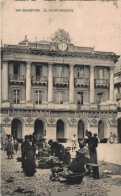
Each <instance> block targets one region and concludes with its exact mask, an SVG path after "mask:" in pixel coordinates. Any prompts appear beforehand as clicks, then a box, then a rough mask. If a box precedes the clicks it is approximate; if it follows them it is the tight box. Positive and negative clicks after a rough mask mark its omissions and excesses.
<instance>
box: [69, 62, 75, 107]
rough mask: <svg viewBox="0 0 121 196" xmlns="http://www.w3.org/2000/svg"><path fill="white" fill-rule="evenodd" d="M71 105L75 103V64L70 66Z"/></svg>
mask: <svg viewBox="0 0 121 196" xmlns="http://www.w3.org/2000/svg"><path fill="white" fill-rule="evenodd" d="M69 81H70V82H69V103H74V64H70V80H69Z"/></svg>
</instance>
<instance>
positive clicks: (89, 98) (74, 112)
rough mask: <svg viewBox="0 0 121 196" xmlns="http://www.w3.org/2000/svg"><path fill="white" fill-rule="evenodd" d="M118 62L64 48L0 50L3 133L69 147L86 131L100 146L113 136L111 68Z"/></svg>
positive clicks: (108, 55) (43, 45) (42, 45)
mask: <svg viewBox="0 0 121 196" xmlns="http://www.w3.org/2000/svg"><path fill="white" fill-rule="evenodd" d="M118 58H119V56H117V55H116V54H114V53H113V52H99V51H94V48H90V47H79V46H78V47H77V46H74V45H73V44H71V43H69V44H66V43H63V42H60V43H58V42H47V41H40V42H29V41H28V40H27V39H25V40H24V41H22V42H20V43H19V44H18V45H5V46H4V47H3V48H2V71H1V73H2V109H1V112H2V132H5V133H6V134H12V135H13V136H14V137H17V138H18V139H22V138H23V137H24V136H25V135H26V134H32V133H33V132H35V134H36V137H37V138H39V137H40V136H41V137H45V138H46V140H49V139H56V140H58V141H60V142H65V143H68V142H69V141H70V140H71V138H72V136H73V134H74V133H75V134H76V135H77V138H78V139H79V140H82V139H83V138H84V137H85V131H86V129H88V130H90V131H91V132H92V133H97V134H98V137H99V138H100V140H101V141H102V142H104V141H107V139H108V138H109V136H110V132H113V133H115V134H116V135H117V106H116V103H115V102H114V67H115V63H116V62H117V60H118Z"/></svg>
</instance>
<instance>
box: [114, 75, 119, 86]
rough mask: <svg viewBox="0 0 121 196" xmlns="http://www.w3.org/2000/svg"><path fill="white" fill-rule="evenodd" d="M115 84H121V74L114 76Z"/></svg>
mask: <svg viewBox="0 0 121 196" xmlns="http://www.w3.org/2000/svg"><path fill="white" fill-rule="evenodd" d="M114 84H115V86H116V85H119V84H121V76H120V77H116V78H114Z"/></svg>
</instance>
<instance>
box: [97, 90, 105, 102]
mask: <svg viewBox="0 0 121 196" xmlns="http://www.w3.org/2000/svg"><path fill="white" fill-rule="evenodd" d="M103 97H104V94H103V93H102V92H101V93H97V102H98V103H100V102H103Z"/></svg>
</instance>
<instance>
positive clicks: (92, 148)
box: [1, 130, 98, 176]
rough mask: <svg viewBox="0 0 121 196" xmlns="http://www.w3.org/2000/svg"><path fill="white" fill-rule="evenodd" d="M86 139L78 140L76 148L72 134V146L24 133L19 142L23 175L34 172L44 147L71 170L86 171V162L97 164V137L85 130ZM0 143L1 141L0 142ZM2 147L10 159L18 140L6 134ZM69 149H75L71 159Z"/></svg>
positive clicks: (74, 137) (75, 141)
mask: <svg viewBox="0 0 121 196" xmlns="http://www.w3.org/2000/svg"><path fill="white" fill-rule="evenodd" d="M86 136H87V139H85V140H83V141H80V142H79V149H78V150H77V151H76V148H77V140H76V135H75V134H74V135H73V139H72V147H71V148H70V147H66V148H65V147H64V145H62V144H61V143H59V142H58V141H53V140H49V141H48V143H46V141H45V140H44V139H43V138H40V139H39V140H37V139H36V137H35V135H34V134H33V135H26V136H25V138H24V141H23V142H22V144H21V156H22V158H21V161H22V169H23V172H24V173H25V175H27V176H33V175H34V174H35V173H36V168H35V167H36V165H35V163H36V160H37V157H38V156H42V149H44V148H45V147H46V148H47V149H48V152H49V154H50V155H51V156H55V157H58V159H59V161H61V162H63V164H65V165H68V168H69V169H70V170H71V171H73V172H74V171H81V172H82V171H83V172H84V171H87V168H86V163H89V162H91V163H94V164H97V151H96V148H97V146H98V138H97V135H96V134H94V135H93V136H92V133H91V132H90V131H87V130H86ZM1 143H2V142H1ZM2 148H4V149H6V151H7V156H8V159H12V158H13V155H14V154H16V153H17V151H18V141H17V139H15V138H13V137H12V136H11V135H7V138H6V141H5V143H2ZM70 151H72V152H73V151H76V157H75V158H74V159H73V160H72V161H71V153H70ZM82 166H83V167H82Z"/></svg>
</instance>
